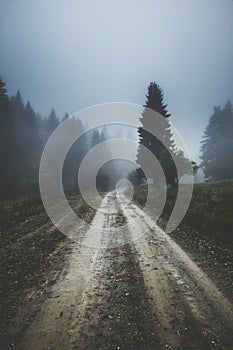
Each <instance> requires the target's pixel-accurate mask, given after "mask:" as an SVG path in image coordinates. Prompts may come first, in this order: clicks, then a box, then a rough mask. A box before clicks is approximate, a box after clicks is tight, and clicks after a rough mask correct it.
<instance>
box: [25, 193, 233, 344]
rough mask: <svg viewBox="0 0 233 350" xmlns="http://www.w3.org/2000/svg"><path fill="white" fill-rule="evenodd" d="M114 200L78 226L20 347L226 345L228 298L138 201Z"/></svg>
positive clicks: (232, 315) (231, 312) (232, 326)
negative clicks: (74, 239) (61, 268)
mask: <svg viewBox="0 0 233 350" xmlns="http://www.w3.org/2000/svg"><path fill="white" fill-rule="evenodd" d="M115 200H116V194H115V192H111V193H108V194H107V195H106V196H105V197H104V199H103V202H102V204H101V207H100V208H99V210H98V211H97V213H96V215H95V217H94V219H93V222H92V226H91V227H90V228H89V229H88V230H87V231H86V232H85V233H84V232H83V231H80V237H79V238H80V243H74V244H73V248H72V252H71V253H70V254H69V255H67V259H66V264H65V265H64V271H63V273H62V274H61V275H60V276H59V278H58V280H57V282H56V283H55V284H54V285H53V286H52V287H51V291H50V294H49V297H48V298H47V299H46V300H45V301H44V302H43V304H42V305H41V306H40V310H39V311H38V312H37V314H36V316H35V318H34V320H33V321H32V322H31V324H30V326H29V327H28V328H27V330H26V332H25V334H24V337H23V339H22V341H21V342H20V345H19V348H20V349H23V350H45V349H53V350H55V349H56V350H58V349H80V350H81V349H90V350H92V349H106V350H111V349H125V350H126V349H127V350H128V349H129V350H130V349H133V350H137V349H139V350H144V349H145V350H150V349H151V350H152V349H198V350H200V349H203V350H204V349H205V350H208V349H232V348H233V308H232V304H231V303H230V301H229V300H228V299H226V297H224V296H223V294H221V292H220V291H219V290H218V288H217V287H216V285H215V283H214V281H212V280H210V279H209V278H208V277H207V276H206V275H205V273H204V272H203V271H202V270H201V269H200V268H199V267H198V266H197V265H196V264H195V263H194V262H193V261H192V260H191V258H190V257H189V256H188V255H187V254H186V253H185V252H184V251H183V250H182V249H181V248H180V247H179V246H178V245H177V244H176V243H175V242H174V241H173V240H172V239H171V238H170V237H169V236H168V235H167V234H165V233H164V231H162V229H160V228H159V227H158V226H157V225H155V223H154V222H153V221H152V220H151V218H150V217H149V216H148V215H147V214H145V213H144V212H143V211H142V210H141V209H139V207H138V206H137V205H135V204H128V202H127V200H126V198H125V197H119V198H118V199H117V205H118V207H117V210H118V212H116V213H115V214H114V213H113V212H114V210H113V208H115V204H114V203H115ZM103 209H104V210H103ZM119 213H120V215H119ZM125 223H127V225H126V226H122V229H121V225H125ZM96 226H98V227H99V229H98V230H97V231H98V232H97V231H96V229H95V227H96ZM116 226H117V227H118V228H119V230H118V231H117V234H116V231H115V227H116ZM101 227H102V228H103V230H102V231H101ZM106 232H107V233H106ZM145 232H147V233H146V234H145ZM76 234H77V235H78V234H79V233H76ZM90 242H95V245H96V246H97V248H93V247H89V245H90Z"/></svg>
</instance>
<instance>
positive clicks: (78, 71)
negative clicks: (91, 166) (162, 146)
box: [0, 0, 233, 160]
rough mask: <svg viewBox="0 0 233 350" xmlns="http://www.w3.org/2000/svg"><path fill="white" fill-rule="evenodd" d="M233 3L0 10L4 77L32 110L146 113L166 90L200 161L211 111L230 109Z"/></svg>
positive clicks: (17, 1)
mask: <svg viewBox="0 0 233 350" xmlns="http://www.w3.org/2000/svg"><path fill="white" fill-rule="evenodd" d="M232 18H233V2H232V0H205V1H203V0H189V1H187V0H145V1H139V0H136V1H135V0H134V1H132V0H124V1H123V0H121V1H119V0H118V1H115V0H112V1H107V0H99V1H96V0H85V1H84V0H79V1H78V0H50V1H47V0H40V1H39V0H30V1H29V0H9V1H5V0H0V26H1V27H0V28H1V30H0V45H1V55H0V75H1V77H2V79H3V80H4V81H5V82H6V84H7V88H8V92H9V94H13V93H15V92H16V90H17V89H20V91H21V93H22V95H23V98H24V99H25V100H30V101H31V103H32V106H33V107H34V109H35V110H36V111H38V112H40V113H42V114H43V115H48V114H49V112H50V110H51V108H52V107H54V108H55V109H56V111H57V114H58V115H59V116H61V117H62V116H63V115H64V114H65V113H66V112H68V113H74V112H77V111H78V110H80V109H82V108H85V107H89V106H91V105H94V104H99V103H103V102H111V101H125V102H131V103H138V104H143V103H144V101H145V94H146V92H147V86H148V84H149V82H150V81H156V82H157V83H158V84H160V86H161V87H162V88H163V90H164V98H165V101H166V103H168V109H169V111H170V113H171V115H172V116H171V118H170V121H171V123H173V124H174V126H175V127H176V129H177V130H178V131H179V132H180V134H181V135H182V136H183V138H184V140H185V142H186V144H187V146H188V148H189V151H190V153H191V156H192V158H193V159H194V160H197V158H198V154H199V148H200V139H201V137H202V135H203V131H204V128H205V126H206V124H207V121H208V119H209V117H210V115H211V111H212V108H213V106H214V105H223V104H224V103H225V102H226V100H227V99H231V100H232V99H233V79H232V78H233V66H232V59H233V45H232V37H233V20H232Z"/></svg>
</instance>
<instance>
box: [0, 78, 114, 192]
mask: <svg viewBox="0 0 233 350" xmlns="http://www.w3.org/2000/svg"><path fill="white" fill-rule="evenodd" d="M67 118H68V114H65V116H64V117H63V118H62V119H60V118H59V117H58V116H57V114H56V112H55V109H52V110H51V112H50V114H49V115H48V116H47V117H42V116H41V115H40V114H38V113H36V112H35V111H34V109H33V107H32V106H31V103H30V102H29V101H28V102H26V103H25V102H24V101H23V98H22V96H21V93H20V91H17V93H16V94H15V95H13V96H11V97H9V96H8V94H7V90H6V86H5V83H4V82H3V81H2V80H1V79H0V159H1V171H0V197H1V198H2V197H6V196H13V195H17V194H19V195H22V194H35V193H39V164H40V159H41V155H42V152H43V149H44V147H45V144H46V142H47V141H48V139H49V137H50V135H51V134H52V132H53V131H54V130H55V129H56V128H57V127H58V126H59V124H60V122H62V121H64V120H65V119H67ZM68 122H69V124H68V131H67V135H65V137H69V127H70V130H72V129H73V127H74V123H76V125H75V127H77V128H78V129H79V131H80V132H81V133H83V136H81V137H80V138H79V139H78V140H77V141H76V142H75V143H74V144H73V145H72V147H71V149H70V150H69V152H68V155H67V157H66V159H65V162H64V167H63V187H64V190H65V191H66V192H74V191H76V192H77V191H79V189H78V182H77V171H78V168H79V166H80V163H81V161H82V159H83V157H84V156H85V154H86V153H87V152H88V150H89V149H90V148H92V147H93V146H95V145H96V144H98V143H100V142H103V140H104V139H106V138H107V137H108V136H107V131H106V130H105V132H103V131H102V130H100V129H95V130H91V131H90V132H88V133H85V128H84V126H83V123H82V121H81V120H80V119H78V118H70V119H69V121H68ZM74 168H75V169H74ZM108 181H109V179H108V176H107V175H105V174H103V173H101V172H100V174H98V186H99V188H101V189H105V190H106V186H107V185H106V184H107V183H108Z"/></svg>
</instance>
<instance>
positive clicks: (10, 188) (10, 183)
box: [0, 79, 18, 197]
mask: <svg viewBox="0 0 233 350" xmlns="http://www.w3.org/2000/svg"><path fill="white" fill-rule="evenodd" d="M0 162H1V168H0V196H1V197H2V196H7V195H9V194H13V193H14V192H15V191H16V190H17V181H18V176H17V171H16V169H17V166H16V164H17V156H16V146H15V134H14V128H13V119H12V114H11V107H10V101H9V98H8V96H7V91H6V88H5V83H4V82H3V81H2V80H1V79H0Z"/></svg>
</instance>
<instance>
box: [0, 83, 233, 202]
mask: <svg viewBox="0 0 233 350" xmlns="http://www.w3.org/2000/svg"><path fill="white" fill-rule="evenodd" d="M151 111H155V112H158V113H159V114H160V115H161V116H162V119H161V118H160V119H159V122H158V120H157V121H155V115H154V114H153V113H151ZM170 117H171V116H170V114H169V113H168V109H167V105H166V104H165V103H164V93H163V90H162V88H161V87H160V86H159V85H158V84H157V83H156V82H151V83H150V84H149V87H148V93H147V95H146V102H145V105H144V111H143V113H142V116H141V119H140V122H141V126H140V127H139V129H138V135H139V147H138V154H137V164H138V168H137V169H136V170H134V171H132V170H131V172H130V176H129V178H130V180H131V181H132V182H133V183H134V184H137V185H139V184H142V183H143V181H144V182H145V181H146V179H145V174H144V173H143V170H142V169H143V167H144V163H145V157H146V156H145V153H144V150H143V149H144V147H145V148H146V149H147V150H149V151H150V152H151V153H152V154H153V155H154V156H155V157H156V158H157V159H158V161H159V163H160V165H161V167H162V168H163V172H164V175H165V178H166V183H167V185H168V186H171V187H172V186H176V185H177V184H178V182H179V180H180V179H179V178H178V174H177V170H176V166H175V163H174V159H175V160H176V162H181V163H182V165H183V169H184V170H185V169H186V166H185V164H186V162H187V159H185V157H184V155H183V153H182V152H181V151H180V150H179V149H177V147H176V144H175V142H174V139H173V135H172V132H171V126H170V123H169V119H170ZM67 118H68V114H66V115H65V116H64V117H63V118H62V119H60V118H59V117H58V116H57V115H56V112H55V110H54V109H52V110H51V112H50V114H49V115H48V116H47V117H42V116H41V115H40V114H38V113H36V112H35V111H34V109H33V107H32V106H31V104H30V102H29V101H28V102H26V103H25V102H24V101H23V98H22V96H21V94H20V92H19V91H17V93H16V94H15V95H13V96H11V97H9V96H8V94H7V90H6V86H5V83H4V82H3V81H2V80H1V79H0V159H1V172H0V196H1V197H5V196H9V195H15V194H28V193H37V192H38V191H39V186H38V175H39V164H40V158H41V155H42V152H43V149H44V146H45V144H46V142H47V140H48V138H49V137H50V135H51V134H52V132H53V131H54V130H55V129H56V128H57V127H58V125H59V123H60V122H61V121H63V120H65V119H67ZM155 122H156V128H158V129H159V134H160V135H161V140H159V139H158V138H156V137H155V136H153V133H150V132H149V130H150V128H151V129H153V126H154V123H155ZM69 123H70V124H69V125H70V130H72V129H73V126H74V123H76V127H78V128H79V130H80V131H81V132H82V133H83V136H82V137H81V138H80V139H79V140H77V141H76V142H75V143H74V144H73V145H72V147H71V149H70V151H69V152H68V155H67V157H66V159H65V163H64V168H63V185H64V189H65V191H67V192H73V191H79V188H78V183H77V170H78V167H79V166H80V164H81V161H82V159H83V157H84V156H85V154H86V153H87V152H88V150H90V149H91V148H92V147H94V146H96V145H97V144H98V143H101V142H103V141H105V140H108V139H109V138H111V135H110V134H112V135H113V134H114V133H115V135H116V134H117V135H118V137H119V136H120V134H121V135H123V134H122V133H123V132H126V134H127V133H128V134H130V133H131V130H128V129H127V130H123V128H122V129H121V128H119V126H118V127H116V129H114V130H112V129H111V128H112V127H109V130H108V127H106V126H105V127H102V128H96V129H95V130H91V131H89V132H86V133H85V128H84V125H83V123H82V121H81V120H79V119H77V118H75V120H74V119H73V118H69ZM145 129H147V131H146V130H145ZM112 137H114V136H112ZM232 152H233V107H232V104H231V102H230V101H227V103H226V105H225V106H224V107H223V108H221V107H214V111H213V114H212V116H211V117H210V120H209V123H208V125H207V128H206V130H205V133H204V137H203V141H202V146H201V163H200V167H201V169H202V170H203V172H204V175H205V179H206V180H207V181H210V180H220V179H225V178H233V157H232ZM109 159H111V156H110V157H109ZM74 166H75V167H76V169H75V171H74ZM123 167H124V168H126V167H127V165H126V164H125V162H121V161H120V160H118V161H116V162H115V163H114V161H113V162H109V164H107V165H106V166H104V167H103V169H101V170H100V171H99V173H98V176H97V187H98V188H99V189H100V190H103V191H104V190H107V189H108V188H114V186H115V184H116V182H117V181H118V180H119V179H120V177H121V175H122V174H124V176H125V172H124V169H123ZM121 168H122V169H121ZM197 168H198V166H197V165H196V163H195V162H193V170H194V172H195V171H197ZM147 175H148V174H147ZM153 176H154V174H153V173H151V174H149V177H151V178H152V179H153ZM154 180H156V179H154Z"/></svg>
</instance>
